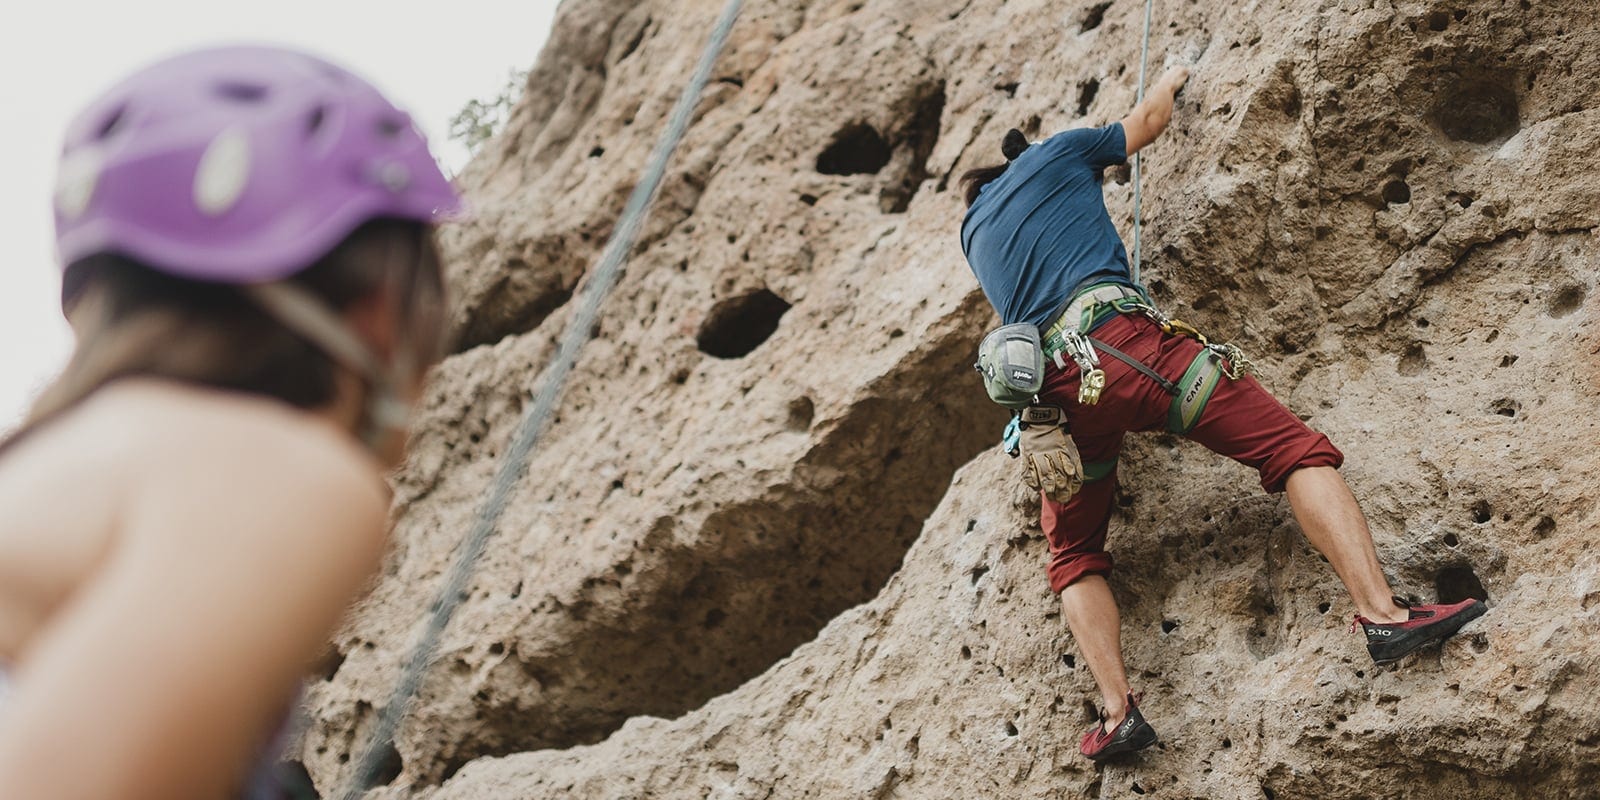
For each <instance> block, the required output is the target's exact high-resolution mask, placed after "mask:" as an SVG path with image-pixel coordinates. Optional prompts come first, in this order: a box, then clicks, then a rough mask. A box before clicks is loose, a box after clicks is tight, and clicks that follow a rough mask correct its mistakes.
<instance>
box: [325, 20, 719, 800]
mask: <svg viewBox="0 0 1600 800" xmlns="http://www.w3.org/2000/svg"><path fill="white" fill-rule="evenodd" d="M742 4H743V0H728V3H727V5H725V6H723V9H722V15H721V16H720V17H719V18H718V19H717V23H716V25H715V27H714V28H713V29H712V32H711V37H710V40H709V41H708V42H707V43H706V48H705V51H704V53H702V54H701V56H700V63H699V64H698V66H696V67H695V72H694V75H693V77H691V78H690V80H689V84H688V85H687V86H685V87H684V89H683V93H682V94H681V95H679V96H678V102H677V105H675V106H674V107H673V109H672V115H671V117H670V118H669V120H668V122H667V127H666V130H665V131H663V132H662V134H661V140H660V141H659V142H657V143H656V148H655V151H654V153H652V155H651V160H650V164H649V167H648V169H646V171H645V173H644V175H643V176H642V177H641V178H640V179H639V184H638V185H637V186H635V187H634V189H633V194H632V195H630V196H629V197H628V204H627V206H626V207H625V208H623V210H622V216H621V217H620V218H619V219H618V221H617V227H616V229H615V231H613V232H612V234H611V240H610V241H609V242H607V244H606V249H605V252H604V254H603V255H602V256H601V259H600V263H599V264H598V265H596V267H595V270H594V275H593V277H591V278H590V279H589V286H588V288H587V289H586V290H585V295H584V300H583V303H582V305H581V306H580V307H579V309H578V311H577V313H575V314H574V315H573V316H572V319H571V321H570V322H569V323H568V324H567V328H566V330H565V331H563V332H562V336H561V345H560V348H559V349H558V350H557V351H556V356H555V358H554V359H553V360H552V362H551V364H550V367H549V371H548V373H547V374H546V376H545V380H544V384H543V386H541V387H540V390H539V394H538V396H537V397H536V398H535V400H534V402H533V404H532V405H531V406H530V407H529V409H528V413H527V414H526V415H524V416H523V418H522V422H521V424H520V425H519V426H518V428H517V432H516V436H515V437H514V439H513V440H512V443H511V447H510V448H508V449H507V450H506V455H505V459H504V460H503V461H501V463H500V468H499V471H498V473H496V475H495V482H494V486H493V487H492V489H491V490H490V493H489V495H488V497H487V498H486V499H485V500H484V503H483V505H482V506H481V507H480V508H479V509H478V514H477V519H476V521H475V522H474V524H473V527H472V530H471V531H470V532H468V534H467V538H466V539H464V540H462V543H461V546H460V550H459V552H458V555H457V556H456V560H455V563H454V564H453V565H452V566H451V568H450V572H449V575H448V576H447V577H446V579H445V582H444V585H443V586H441V587H440V589H439V596H438V598H437V599H435V600H434V603H433V606H432V613H431V615H430V616H429V619H428V623H427V626H426V627H425V628H424V629H423V632H422V634H421V636H420V637H419V639H418V640H417V643H416V645H415V646H414V647H413V648H412V649H411V654H410V657H409V659H408V660H407V662H406V666H405V669H404V671H403V672H402V673H401V675H400V679H399V681H398V682H397V683H396V684H395V688H394V691H393V694H391V696H390V698H389V702H388V703H386V704H385V705H384V706H383V707H382V710H381V711H380V713H379V715H378V720H377V724H376V725H375V726H374V727H373V730H372V733H371V735H370V737H369V738H368V740H367V746H366V748H365V749H364V750H363V751H362V753H361V756H360V758H359V759H358V760H357V762H356V765H355V768H354V769H353V770H352V772H351V774H350V781H349V783H347V784H346V786H345V791H344V793H343V794H342V795H341V796H342V797H343V798H344V800H357V798H360V797H361V796H362V795H364V794H365V793H366V792H367V790H368V789H369V788H372V786H373V785H374V783H375V781H376V777H377V775H378V774H379V773H380V772H381V771H382V770H383V767H384V763H385V761H387V758H386V756H387V752H388V749H389V745H390V742H392V741H393V739H394V734H395V731H396V730H397V729H398V728H399V725H400V720H401V719H402V718H404V717H405V713H406V709H407V707H408V706H409V705H410V703H411V699H412V698H413V697H414V696H415V695H416V693H417V689H418V688H419V687H420V686H421V683H422V676H423V673H425V672H426V671H427V669H428V666H429V665H430V664H431V663H432V662H433V660H434V657H435V652H436V650H437V649H438V646H439V639H440V637H441V636H442V635H443V633H444V630H445V628H446V627H447V626H448V625H449V624H450V618H451V617H452V616H453V615H454V614H455V612H456V609H457V608H459V607H460V605H461V602H462V601H463V600H465V599H466V597H467V581H468V579H469V578H471V576H472V573H473V570H474V569H475V568H476V567H477V563H478V560H479V558H480V557H481V556H482V555H483V552H484V547H485V545H486V543H487V541H488V538H489V535H490V534H491V533H493V532H494V529H495V527H496V525H497V524H498V522H499V520H500V515H501V514H502V513H504V511H505V507H506V502H507V500H508V499H509V498H510V496H511V489H512V488H513V487H514V486H515V485H516V484H517V483H518V482H519V481H520V480H521V479H522V476H523V475H524V474H525V473H526V472H527V469H528V459H529V456H530V455H531V454H532V452H533V446H534V443H535V442H537V441H538V439H539V435H540V434H541V433H542V432H543V431H544V428H545V425H546V423H547V422H548V421H549V419H550V416H551V413H552V412H553V411H554V410H555V405H556V400H557V399H558V398H559V397H560V396H561V390H562V388H563V386H564V385H565V383H566V380H567V376H568V374H569V373H570V372H571V371H572V367H573V365H574V363H575V362H576V361H577V357H578V351H579V350H580V349H581V348H582V347H583V345H584V343H585V342H587V341H588V340H589V337H590V336H591V335H592V333H593V331H594V330H595V322H596V320H597V318H598V317H599V314H600V305H601V303H603V302H604V301H605V298H606V295H607V294H608V293H609V292H610V291H611V288H612V286H614V285H615V284H616V282H617V278H618V275H619V273H620V272H621V269H622V263H623V261H624V260H626V258H627V255H628V251H629V250H630V249H632V247H633V243H634V240H635V238H637V236H638V233H639V229H640V227H641V226H642V225H643V224H644V219H645V216H646V215H647V214H648V213H649V211H650V206H651V204H652V203H653V202H654V200H655V197H656V193H657V191H658V190H659V189H660V187H661V180H662V178H663V177H664V176H665V175H666V170H667V163H668V161H670V160H671V158H672V154H673V152H674V151H676V150H677V148H678V143H679V142H680V141H682V139H683V134H684V131H685V130H687V129H688V127H689V121H690V117H691V115H692V113H693V112H694V107H695V104H696V103H697V102H698V101H699V98H700V93H701V92H702V91H703V90H704V89H705V85H706V83H707V81H709V80H710V78H711V68H712V66H713V65H714V64H715V63H716V60H717V56H718V54H720V53H721V52H722V48H723V45H725V44H726V43H727V41H728V33H729V32H730V31H731V30H732V29H733V23H734V20H735V19H737V18H738V16H739V8H740V6H741V5H742Z"/></svg>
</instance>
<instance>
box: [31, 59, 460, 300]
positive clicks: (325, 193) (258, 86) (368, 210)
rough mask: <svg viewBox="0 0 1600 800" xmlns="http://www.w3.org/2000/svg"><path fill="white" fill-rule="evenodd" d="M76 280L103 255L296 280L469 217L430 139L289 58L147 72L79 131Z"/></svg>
mask: <svg viewBox="0 0 1600 800" xmlns="http://www.w3.org/2000/svg"><path fill="white" fill-rule="evenodd" d="M54 205H55V220H56V246H57V249H58V250H59V253H60V257H61V264H62V266H63V267H65V266H69V265H71V264H72V263H74V262H76V261H78V260H80V259H83V258H85V257H87V256H91V255H95V254H99V253H117V254H121V255H126V256H129V257H131V258H134V259H135V260H138V261H140V262H141V263H144V264H145V265H147V266H149V267H151V268H152V269H156V270H159V271H162V272H166V273H169V274H171V275H175V276H178V277H183V278H190V279H195V280H203V281H212V282H218V283H234V284H243V283H262V282H267V281H275V280H279V279H282V278H286V277H288V276H290V275H293V274H294V273H296V272H299V271H300V270H302V269H304V268H306V267H308V266H310V265H311V264H313V263H315V262H316V261H317V260H318V259H319V258H321V257H322V256H324V255H326V254H327V253H328V252H329V251H331V250H332V249H333V248H334V247H335V246H336V245H338V244H339V242H340V241H342V240H343V239H344V238H345V237H346V236H348V235H349V234H350V233H351V232H352V231H354V230H355V229H356V228H357V227H359V226H360V225H361V224H363V223H365V222H367V221H369V220H372V219H374V218H378V217H393V218H399V219H407V220H415V221H417V222H422V223H432V222H435V221H438V220H439V219H440V218H441V217H442V216H443V215H447V214H451V213H453V212H455V211H457V210H459V208H460V200H459V198H458V197H457V195H456V192H455V190H454V189H453V188H452V187H451V185H450V182H449V180H448V179H446V178H445V176H444V174H443V173H442V172H441V171H440V170H439V166H438V164H437V163H436V162H435V161H434V159H433V156H432V154H431V153H429V152H428V145H427V142H426V140H425V139H424V137H423V135H422V133H421V132H419V131H418V130H417V128H416V127H415V126H414V125H413V124H412V121H411V118H410V117H409V116H407V115H406V114H405V112H403V111H400V110H399V109H398V108H396V107H395V106H394V105H393V104H392V103H390V102H389V101H388V100H387V99H385V98H384V96H383V95H382V94H381V93H379V92H378V90H377V89H376V88H374V87H373V86H372V85H371V84H369V83H367V82H366V81H364V80H362V79H361V78H359V77H357V76H355V75H353V74H351V73H350V72H347V71H346V70H344V69H342V68H340V67H337V66H334V65H333V64H330V63H328V62H326V61H323V60H321V59H319V58H315V57H312V56H310V55H306V54H304V53H300V52H296V51H293V50H286V49H281V48H277V47H226V48H218V49H210V50H201V51H197V52H192V53H187V54H184V55H180V56H176V57H174V58H170V59H167V60H165V61H161V62H159V63H156V64H154V65H152V66H150V67H147V68H145V69H143V70H141V71H139V72H138V73H136V74H134V75H133V76H132V77H130V78H128V79H127V80H124V81H123V82H121V83H120V84H118V85H117V86H115V87H114V88H112V89H111V90H110V91H108V92H106V93H105V94H104V95H102V96H101V97H100V98H99V99H98V100H96V101H95V102H94V103H92V104H91V105H90V106H89V107H88V108H87V109H85V110H84V111H83V112H82V113H81V114H79V115H78V117H77V119H75V120H74V121H73V122H72V124H71V126H70V127H69V128H68V130H67V136H66V141H65V143H64V146H63V148H62V154H61V165H60V171H59V174H58V178H57V185H56V193H55V203H54Z"/></svg>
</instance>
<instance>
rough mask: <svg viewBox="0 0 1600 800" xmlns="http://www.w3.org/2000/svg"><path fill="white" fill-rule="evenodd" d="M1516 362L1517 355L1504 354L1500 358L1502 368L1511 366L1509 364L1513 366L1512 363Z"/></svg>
mask: <svg viewBox="0 0 1600 800" xmlns="http://www.w3.org/2000/svg"><path fill="white" fill-rule="evenodd" d="M1515 363H1517V357H1516V356H1502V357H1501V358H1500V368H1501V369H1504V368H1506V367H1509V366H1511V365H1512V364H1515Z"/></svg>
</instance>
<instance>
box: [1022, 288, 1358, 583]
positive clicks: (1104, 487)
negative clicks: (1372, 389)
mask: <svg viewBox="0 0 1600 800" xmlns="http://www.w3.org/2000/svg"><path fill="white" fill-rule="evenodd" d="M1093 335H1094V338H1096V339H1099V340H1100V341H1103V342H1105V343H1106V344H1109V345H1111V346H1112V347H1115V348H1117V349H1118V350H1121V351H1122V352H1124V353H1126V354H1128V355H1129V356H1131V357H1132V358H1134V359H1135V360H1137V361H1139V362H1141V363H1143V364H1144V365H1146V366H1148V367H1150V368H1151V369H1153V370H1155V372H1156V373H1157V374H1159V375H1161V376H1162V377H1164V378H1166V379H1168V380H1170V381H1174V382H1176V381H1177V380H1178V379H1179V378H1181V377H1182V375H1183V373H1184V370H1186V369H1188V367H1189V364H1190V363H1191V362H1192V361H1194V359H1195V356H1196V355H1198V354H1199V353H1200V350H1201V345H1200V343H1199V342H1196V341H1195V340H1193V339H1190V338H1188V337H1184V336H1174V335H1170V334H1165V333H1162V332H1161V328H1159V327H1158V326H1157V325H1156V324H1155V323H1154V322H1151V321H1150V320H1149V319H1146V318H1144V317H1142V316H1134V315H1130V314H1121V315H1118V316H1115V317H1112V318H1111V319H1110V320H1108V321H1106V323H1105V324H1103V325H1101V326H1100V327H1099V328H1096V329H1095V330H1094V333H1093ZM1100 368H1101V369H1102V370H1104V371H1105V373H1106V388H1105V391H1104V393H1102V394H1101V396H1100V402H1099V403H1097V404H1095V405H1079V404H1078V378H1079V374H1078V367H1077V365H1075V364H1073V363H1072V362H1071V361H1070V360H1069V361H1067V368H1066V369H1065V370H1059V369H1056V368H1055V366H1054V365H1049V366H1047V367H1046V369H1045V382H1044V389H1043V391H1041V392H1040V393H1039V396H1040V400H1041V401H1043V402H1045V403H1050V404H1054V405H1058V406H1060V407H1061V408H1062V410H1063V411H1064V412H1065V415H1066V419H1067V424H1068V426H1069V429H1070V430H1071V431H1072V438H1073V439H1074V440H1075V441H1076V442H1077V444H1078V452H1079V453H1080V454H1081V455H1082V456H1083V463H1084V472H1085V474H1086V477H1087V480H1085V481H1084V484H1083V490H1082V491H1080V492H1079V493H1078V494H1076V495H1074V496H1073V498H1072V500H1071V501H1070V502H1068V503H1066V504H1065V505H1062V504H1060V503H1056V502H1053V501H1051V500H1049V499H1047V498H1046V499H1044V507H1043V508H1042V509H1041V510H1040V512H1039V516H1040V522H1041V523H1042V524H1043V526H1044V534H1045V537H1046V538H1047V539H1048V540H1049V542H1050V570H1049V572H1050V588H1051V590H1052V591H1055V592H1060V591H1061V590H1062V589H1064V588H1066V587H1067V586H1068V585H1070V584H1071V583H1072V582H1073V581H1076V580H1078V579H1080V578H1082V577H1083V576H1085V575H1106V574H1109V573H1110V572H1111V556H1110V555H1109V554H1108V553H1106V551H1105V545H1106V527H1107V524H1108V523H1109V522H1110V519H1111V501H1112V498H1113V495H1115V493H1116V488H1117V466H1116V461H1117V455H1118V453H1119V452H1121V450H1122V437H1123V436H1124V435H1125V434H1126V433H1127V432H1129V431H1156V430H1165V429H1166V425H1167V411H1168V409H1169V408H1170V406H1171V404H1172V395H1169V394H1167V393H1166V392H1165V391H1164V390H1162V388H1161V387H1160V386H1158V385H1157V384H1156V382H1155V381H1153V380H1151V379H1150V378H1149V377H1147V376H1145V375H1141V374H1139V373H1138V372H1137V371H1135V370H1134V368H1133V367H1130V366H1128V365H1127V364H1124V363H1123V362H1122V361H1120V360H1118V359H1116V358H1113V357H1111V356H1110V355H1107V354H1105V353H1101V354H1100ZM1184 435H1185V436H1187V437H1188V438H1190V439H1193V440H1194V441H1196V442H1199V443H1200V444H1203V445H1205V446H1206V447H1208V448H1210V449H1211V450H1212V451H1214V452H1217V453H1221V454H1222V455H1225V456H1227V457H1229V458H1231V459H1233V460H1235V461H1238V462H1239V463H1241V464H1244V465H1246V466H1249V467H1253V468H1255V469H1256V470H1258V471H1259V472H1260V473H1261V486H1262V488H1264V489H1266V490H1267V491H1268V492H1281V491H1283V487H1284V484H1285V483H1286V482H1287V481H1288V479H1289V473H1291V472H1294V471H1295V470H1297V469H1300V468H1302V467H1338V466H1339V465H1340V464H1343V463H1344V454H1342V453H1340V452H1339V450H1338V448H1335V447H1334V446H1333V443H1332V442H1329V441H1328V437H1326V436H1323V435H1322V434H1320V433H1317V432H1316V431H1313V430H1311V429H1310V428H1309V427H1307V426H1306V424H1305V423H1304V422H1301V421H1300V418H1299V417H1296V416H1295V415H1294V414H1291V413H1289V410H1288V409H1286V408H1284V407H1283V404H1281V403H1279V402H1278V401H1277V400H1276V399H1274V398H1273V396H1272V395H1271V394H1269V393H1268V392H1267V390H1266V389H1264V388H1262V386H1261V384H1259V383H1257V382H1256V380H1255V379H1254V378H1250V377H1244V378H1241V379H1239V380H1229V379H1228V378H1226V377H1224V378H1223V379H1222V380H1221V382H1220V383H1218V384H1217V389H1216V392H1215V393H1213V394H1212V395H1211V401H1210V403H1209V404H1208V405H1207V406H1206V408H1205V411H1204V412H1203V413H1202V414H1201V415H1200V418H1199V421H1198V422H1196V423H1195V425H1194V427H1193V428H1192V429H1190V430H1189V432H1188V433H1186V434H1184Z"/></svg>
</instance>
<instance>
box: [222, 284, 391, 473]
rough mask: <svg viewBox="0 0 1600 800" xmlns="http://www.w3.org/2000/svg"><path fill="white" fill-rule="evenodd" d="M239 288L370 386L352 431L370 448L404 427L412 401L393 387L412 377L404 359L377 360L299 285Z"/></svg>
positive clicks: (319, 302) (364, 344) (315, 298)
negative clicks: (361, 411)
mask: <svg viewBox="0 0 1600 800" xmlns="http://www.w3.org/2000/svg"><path fill="white" fill-rule="evenodd" d="M240 288H242V289H243V290H244V291H245V293H246V294H247V295H249V296H250V297H251V298H253V299H254V300H255V301H256V302H257V303H258V304H260V306H261V307H262V308H263V309H264V310H265V311H266V312H267V313H268V314H271V315H272V316H273V317H274V318H276V319H277V320H278V321H279V322H281V323H283V325H284V326H285V327H287V328H289V329H290V330H292V331H294V332H295V333H298V334H300V335H301V336H304V337H305V338H307V339H309V340H310V341H311V343H312V344H315V345H316V346H317V347H319V348H321V349H322V351H323V352H325V353H327V354H328V355H329V356H330V357H331V358H333V360H335V361H337V362H339V363H340V364H341V365H343V366H344V367H345V368H347V369H350V370H352V371H354V372H355V373H356V374H358V375H360V376H362V377H363V378H365V379H366V380H367V383H368V384H369V391H368V392H367V398H366V403H365V408H364V409H363V414H362V423H361V429H360V430H359V431H358V432H357V433H358V435H359V436H360V438H361V441H362V442H363V443H364V444H366V446H367V447H368V448H369V449H374V450H375V449H377V448H378V447H380V446H381V445H382V442H383V440H384V439H385V438H387V437H388V436H389V435H390V434H394V433H401V432H404V431H405V429H406V425H407V423H408V422H409V420H410V418H411V405H410V404H409V403H406V402H405V401H404V400H401V399H400V394H399V391H398V389H399V387H400V386H402V385H405V383H404V382H405V381H408V380H410V379H411V378H413V377H415V375H414V373H415V369H414V368H413V367H411V366H410V365H409V364H408V363H407V361H408V359H403V358H402V359H396V360H395V362H394V363H391V364H385V363H383V362H382V361H379V360H378V358H377V357H376V356H375V355H373V353H372V349H371V348H370V347H368V346H367V344H366V343H365V342H363V341H361V338H360V337H358V336H356V335H355V333H354V332H352V331H351V330H350V326H349V325H348V324H347V323H346V322H345V321H344V320H343V319H341V318H340V317H339V315H337V314H335V313H334V312H333V310H332V309H330V308H328V305H327V304H326V303H324V302H322V301H321V300H320V299H318V298H317V297H316V296H315V295H313V294H311V293H310V292H308V291H306V290H304V289H302V288H300V287H298V286H295V285H292V284H289V283H284V282H282V281H279V282H276V283H257V284H250V285H247V286H242V287H240Z"/></svg>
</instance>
